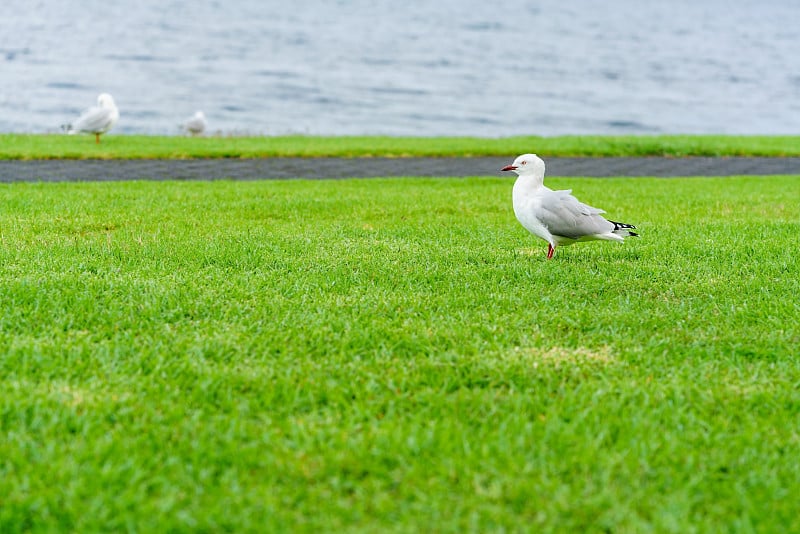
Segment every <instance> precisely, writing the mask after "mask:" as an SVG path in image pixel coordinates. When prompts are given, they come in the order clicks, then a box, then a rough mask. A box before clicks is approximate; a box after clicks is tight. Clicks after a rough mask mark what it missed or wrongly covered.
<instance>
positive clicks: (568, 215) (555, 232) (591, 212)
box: [500, 154, 638, 260]
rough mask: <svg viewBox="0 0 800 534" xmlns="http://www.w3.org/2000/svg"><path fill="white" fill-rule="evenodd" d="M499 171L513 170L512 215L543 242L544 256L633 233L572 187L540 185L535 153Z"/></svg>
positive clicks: (541, 164) (540, 170)
mask: <svg viewBox="0 0 800 534" xmlns="http://www.w3.org/2000/svg"><path fill="white" fill-rule="evenodd" d="M500 170H501V171H514V172H515V173H517V175H518V176H519V178H517V181H516V182H515V183H514V191H513V194H512V197H513V203H514V214H515V215H516V216H517V219H518V220H519V222H520V223H521V224H522V226H524V227H525V229H527V230H528V231H529V232H530V233H532V234H533V235H535V236H536V237H540V238H542V239H544V240H545V241H547V259H548V260H549V259H551V258H552V257H553V253H554V252H555V251H556V247H557V246H558V245H571V244H572V243H577V242H578V241H591V240H594V239H603V240H606V241H619V242H622V241H625V237H627V236H636V235H638V234H636V233H635V232H631V229H635V228H636V227H635V226H633V225H632V224H624V223H618V222H614V221H609V220H606V219H605V218H603V217H601V216H600V214H601V213H605V211H603V210H601V209H598V208H593V207H591V206H588V205H586V204H584V203H583V202H581V201H579V200H578V199H577V198H575V197H574V196H572V190H571V189H566V190H562V191H553V190H552V189H550V188H549V187H546V186H545V185H544V161H542V160H541V158H539V157H538V156H537V155H536V154H523V155H521V156H519V157H518V158H517V159H515V160H514V163H512V164H511V165H506V166H505V167H503V168H502V169H500Z"/></svg>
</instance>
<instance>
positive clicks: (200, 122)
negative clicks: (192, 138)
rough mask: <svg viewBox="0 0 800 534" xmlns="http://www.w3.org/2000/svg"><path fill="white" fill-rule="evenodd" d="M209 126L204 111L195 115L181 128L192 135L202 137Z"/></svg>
mask: <svg viewBox="0 0 800 534" xmlns="http://www.w3.org/2000/svg"><path fill="white" fill-rule="evenodd" d="M207 125H208V122H206V116H205V115H204V114H203V112H202V111H197V112H195V114H194V115H192V116H191V117H189V118H188V119H187V120H186V122H184V123H183V124H182V125H181V127H182V128H183V129H184V130H186V131H187V132H189V133H190V134H192V135H201V134H202V133H203V132H204V131H205V129H206V126H207Z"/></svg>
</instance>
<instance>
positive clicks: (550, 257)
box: [547, 243, 556, 260]
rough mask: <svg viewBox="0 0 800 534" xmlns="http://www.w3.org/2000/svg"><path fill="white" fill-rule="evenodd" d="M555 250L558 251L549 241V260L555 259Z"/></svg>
mask: <svg viewBox="0 0 800 534" xmlns="http://www.w3.org/2000/svg"><path fill="white" fill-rule="evenodd" d="M555 251H556V249H554V248H553V245H551V244H550V243H548V244H547V259H548V260H552V259H553V253H554V252H555Z"/></svg>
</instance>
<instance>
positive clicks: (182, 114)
mask: <svg viewBox="0 0 800 534" xmlns="http://www.w3.org/2000/svg"><path fill="white" fill-rule="evenodd" d="M100 92H109V93H111V94H112V95H113V96H114V98H115V100H116V102H117V105H118V106H119V108H120V114H121V118H120V121H119V124H118V125H117V128H116V129H115V132H116V133H148V134H177V133H178V128H177V125H178V124H179V123H180V122H182V121H183V120H184V119H185V118H187V117H188V116H190V115H191V114H192V113H193V112H194V111H195V110H198V109H202V110H203V111H204V112H205V114H206V116H207V117H208V120H209V128H210V130H212V131H215V132H221V133H223V134H244V133H247V134H265V135H279V134H287V133H307V134H388V135H422V136H430V135H474V136H486V137H496V136H507V135H517V134H537V135H558V134H586V133H609V134H623V133H726V134H798V133H800V2H798V1H797V0H754V1H740V0H673V1H670V2H647V1H642V0H609V1H607V2H598V1H593V0H576V1H569V0H542V1H522V0H511V1H507V2H497V3H492V2H483V1H477V0H437V1H435V2H423V1H416V0H407V1H405V2H398V1H396V0H391V1H390V0H375V1H368V0H353V1H346V0H340V1H336V0H330V1H322V0H316V1H308V0H292V1H291V2H289V1H280V2H278V1H270V0H224V1H202V0H200V1H178V0H172V1H170V0H137V1H135V2H134V1H118V2H113V1H112V2H109V1H108V0H82V1H80V2H78V1H70V0H3V3H2V9H0V131H3V132H52V131H57V130H58V128H59V125H61V124H62V123H65V122H68V121H70V120H72V119H74V118H75V117H76V116H77V115H78V114H79V113H80V111H81V110H82V109H84V108H86V107H88V106H90V105H93V104H94V102H95V100H96V97H97V94H98V93H100Z"/></svg>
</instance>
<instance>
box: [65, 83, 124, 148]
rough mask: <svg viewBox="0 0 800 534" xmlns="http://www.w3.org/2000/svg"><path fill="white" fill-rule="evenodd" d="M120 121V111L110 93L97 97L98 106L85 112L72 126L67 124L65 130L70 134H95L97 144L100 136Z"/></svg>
mask: <svg viewBox="0 0 800 534" xmlns="http://www.w3.org/2000/svg"><path fill="white" fill-rule="evenodd" d="M117 120H119V110H118V109H117V105H116V104H114V99H113V98H111V95H110V94H108V93H102V94H101V95H100V96H98V97H97V105H96V106H94V107H91V108H89V109H87V110H86V111H84V112H83V113H82V114H81V116H80V117H78V120H76V121H75V122H74V123H72V124H67V125H65V126H64V129H65V130H66V131H67V133H68V134H70V135H72V134H76V133H78V132H81V133H93V134H94V136H95V142H96V143H99V142H100V134H103V133H106V132H107V131H109V130H110V129H111V128H113V127H114V125H115V124H117Z"/></svg>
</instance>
